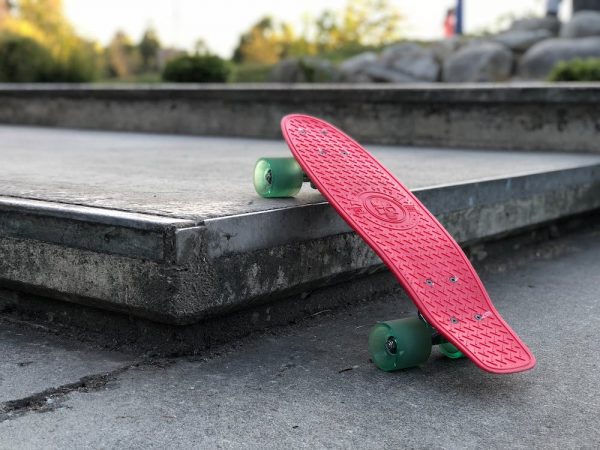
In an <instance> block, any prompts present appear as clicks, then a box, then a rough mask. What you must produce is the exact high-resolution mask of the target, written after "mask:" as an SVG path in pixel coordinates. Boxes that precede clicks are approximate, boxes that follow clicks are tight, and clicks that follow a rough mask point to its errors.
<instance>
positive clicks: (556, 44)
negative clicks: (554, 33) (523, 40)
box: [517, 37, 600, 80]
mask: <svg viewBox="0 0 600 450" xmlns="http://www.w3.org/2000/svg"><path fill="white" fill-rule="evenodd" d="M576 58H600V37H594V38H581V39H562V38H556V39H548V40H546V41H542V42H540V43H538V44H536V45H534V46H533V47H531V48H530V49H529V50H528V51H527V52H526V53H525V54H524V55H523V58H521V62H520V64H519V68H518V71H517V73H518V75H519V77H520V78H524V79H529V80H536V79H537V80H541V79H544V78H546V77H547V76H548V75H549V74H550V72H551V71H552V69H553V68H554V66H556V64H558V63H559V62H561V61H570V60H573V59H576Z"/></svg>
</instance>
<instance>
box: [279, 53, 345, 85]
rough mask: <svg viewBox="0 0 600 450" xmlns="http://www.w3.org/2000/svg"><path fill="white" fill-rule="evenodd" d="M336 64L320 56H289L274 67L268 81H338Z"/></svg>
mask: <svg viewBox="0 0 600 450" xmlns="http://www.w3.org/2000/svg"><path fill="white" fill-rule="evenodd" d="M338 79H339V74H338V72H337V70H336V68H335V67H334V65H333V64H332V63H331V62H329V61H326V60H323V59H319V58H312V57H308V58H289V59H284V60H283V61H280V62H279V63H277V64H276V65H275V67H273V69H272V70H271V72H270V73H269V76H268V81H271V82H275V83H326V82H332V81H337V80H338Z"/></svg>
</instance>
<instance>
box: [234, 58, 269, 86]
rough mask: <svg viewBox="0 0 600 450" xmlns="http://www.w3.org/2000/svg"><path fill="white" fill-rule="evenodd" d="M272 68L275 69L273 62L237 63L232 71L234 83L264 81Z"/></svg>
mask: <svg viewBox="0 0 600 450" xmlns="http://www.w3.org/2000/svg"><path fill="white" fill-rule="evenodd" d="M271 69H273V66H272V65H271V64H256V63H243V64H236V65H235V66H234V68H233V72H232V81H233V82H234V83H262V82H265V81H267V77H268V76H269V73H270V72H271Z"/></svg>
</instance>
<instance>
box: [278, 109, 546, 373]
mask: <svg viewBox="0 0 600 450" xmlns="http://www.w3.org/2000/svg"><path fill="white" fill-rule="evenodd" d="M282 128H283V131H284V135H285V137H286V140H287V141H288V143H289V145H290V148H291V150H292V152H293V153H294V155H295V157H296V159H297V160H298V161H299V162H300V165H301V166H302V167H303V169H304V170H305V172H306V173H307V174H308V175H309V177H310V178H311V180H312V181H313V182H314V183H315V184H316V185H317V186H318V187H319V190H320V192H321V193H322V194H323V195H324V196H325V197H326V198H327V199H328V200H329V202H330V203H331V204H332V206H334V208H335V209H336V210H337V211H338V213H339V214H340V215H341V216H342V217H343V218H344V219H345V220H346V221H347V222H348V224H349V225H350V226H351V227H352V228H353V229H355V230H356V231H357V232H358V233H359V234H360V235H361V236H362V237H363V239H365V241H366V242H367V243H368V244H369V245H370V246H371V247H372V248H373V250H375V252H376V253H377V254H378V255H379V257H380V258H381V259H382V260H383V261H384V262H385V263H386V265H387V266H388V267H389V268H390V269H391V270H392V272H393V273H394V274H395V276H396V277H397V278H398V280H399V281H400V283H401V284H402V286H403V287H404V289H405V290H406V291H407V292H408V293H409V295H410V296H411V298H412V299H413V301H414V302H415V304H416V305H417V307H418V308H419V310H420V311H421V312H422V314H423V315H424V316H425V318H426V319H427V321H428V322H429V323H430V324H431V325H432V326H434V327H435V328H436V329H437V330H438V331H440V332H441V333H442V334H443V335H444V336H445V337H446V338H447V339H448V340H450V341H451V342H452V343H454V344H455V345H456V346H457V347H458V348H459V349H460V350H461V351H462V352H463V353H465V354H466V355H467V356H469V357H470V358H471V359H472V360H473V361H474V362H475V363H476V364H477V365H478V366H479V367H481V368H482V369H484V370H487V371H490V372H495V373H509V372H518V371H522V370H527V369H530V368H531V367H533V366H534V365H535V358H534V357H533V356H532V355H531V353H530V352H529V350H528V349H527V347H526V346H525V344H523V343H522V342H521V341H520V339H519V338H518V337H517V335H516V334H515V333H514V331H512V329H511V328H510V327H509V326H508V325H507V324H506V323H505V322H504V320H503V319H502V317H501V316H500V314H499V313H498V312H497V311H496V309H495V308H494V306H493V305H492V304H491V301H490V299H489V296H488V294H487V292H486V291H485V288H484V287H483V285H482V283H481V281H480V280H479V277H478V276H477V273H476V272H475V271H474V269H473V267H472V266H471V263H470V262H469V261H468V259H467V258H466V256H465V255H464V253H463V251H462V250H461V248H460V247H459V245H458V244H457V243H456V242H455V241H454V239H452V237H451V236H450V235H449V234H448V232H447V231H446V230H445V229H444V228H443V227H442V226H441V225H440V224H439V222H438V221H437V220H436V219H435V218H434V217H433V215H432V214H431V213H430V212H429V211H428V210H427V209H426V208H425V207H424V206H423V204H422V203H421V202H420V201H419V200H418V199H417V198H416V197H415V196H414V195H413V194H412V193H411V192H410V191H409V190H408V189H407V188H406V187H404V186H403V185H402V184H401V183H400V182H399V181H398V180H397V179H396V178H394V176H393V175H392V174H391V173H389V172H388V171H387V170H386V169H385V168H384V167H383V166H382V165H381V164H380V163H379V162H378V161H377V160H376V159H374V158H373V157H372V156H371V155H370V154H369V153H368V152H367V151H365V150H364V149H363V148H362V147H361V146H360V145H359V144H358V143H356V142H355V141H354V140H352V139H351V138H349V137H348V136H346V135H345V134H344V133H342V132H341V131H339V130H338V129H336V128H335V127H333V126H332V125H330V124H328V123H327V122H324V121H321V120H318V119H316V118H313V117H310V116H301V115H292V116H287V118H286V119H284V120H283V122H282Z"/></svg>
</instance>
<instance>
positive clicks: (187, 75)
mask: <svg viewBox="0 0 600 450" xmlns="http://www.w3.org/2000/svg"><path fill="white" fill-rule="evenodd" d="M230 72H231V69H230V68H229V65H228V64H227V62H226V61H224V60H223V59H221V58H219V57H218V56H214V55H183V56H178V57H176V58H175V59H172V60H171V61H169V62H168V63H167V64H166V66H165V68H164V70H163V74H162V78H163V80H165V81H173V82H177V83H223V82H225V81H227V79H228V78H229V74H230Z"/></svg>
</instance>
